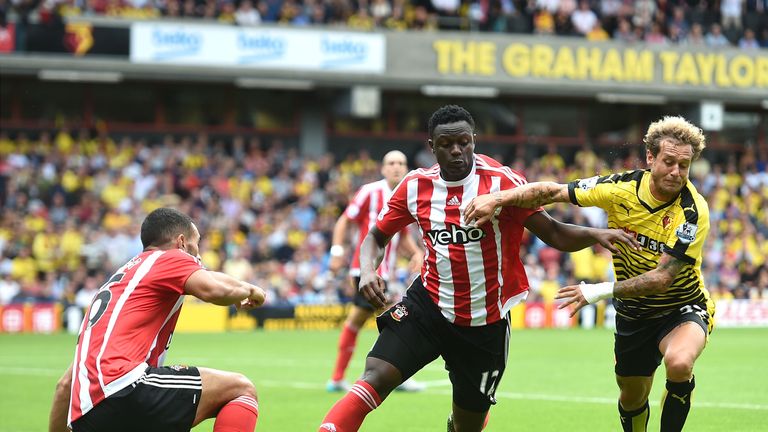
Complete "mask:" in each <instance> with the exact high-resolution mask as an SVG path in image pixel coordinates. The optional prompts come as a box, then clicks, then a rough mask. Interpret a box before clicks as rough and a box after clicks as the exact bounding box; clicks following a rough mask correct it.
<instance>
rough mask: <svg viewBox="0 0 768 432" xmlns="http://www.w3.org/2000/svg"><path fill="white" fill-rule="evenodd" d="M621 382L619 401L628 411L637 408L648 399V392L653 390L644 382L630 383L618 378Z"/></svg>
mask: <svg viewBox="0 0 768 432" xmlns="http://www.w3.org/2000/svg"><path fill="white" fill-rule="evenodd" d="M617 382H618V384H619V389H620V390H621V391H620V393H619V403H621V406H622V407H623V408H624V409H625V410H627V411H633V410H636V409H638V408H640V407H642V406H643V405H645V401H647V400H648V394H649V393H650V391H651V388H650V386H646V385H644V383H636V382H635V383H629V382H625V381H623V380H621V379H619V380H617Z"/></svg>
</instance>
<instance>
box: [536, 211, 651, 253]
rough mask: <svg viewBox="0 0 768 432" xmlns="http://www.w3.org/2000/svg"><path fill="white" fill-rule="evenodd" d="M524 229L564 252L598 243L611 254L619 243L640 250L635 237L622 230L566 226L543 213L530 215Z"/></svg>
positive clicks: (616, 250)
mask: <svg viewBox="0 0 768 432" xmlns="http://www.w3.org/2000/svg"><path fill="white" fill-rule="evenodd" d="M525 227H526V228H528V230H530V231H531V232H532V233H534V234H535V235H536V237H538V238H540V239H541V240H542V241H543V242H544V243H546V244H548V245H549V246H552V247H553V248H555V249H559V250H561V251H564V252H574V251H577V250H581V249H584V248H585V247H589V246H592V245H593V244H595V243H599V244H600V245H602V246H603V247H605V248H606V249H608V250H610V251H611V252H612V253H618V252H619V250H618V249H617V248H616V246H615V245H614V244H615V243H619V242H621V243H624V244H625V245H627V247H629V248H631V249H634V250H640V243H638V242H637V240H636V239H635V237H634V236H633V235H631V234H628V233H626V232H624V231H622V230H618V229H599V228H591V227H584V226H579V225H573V224H567V223H563V222H560V221H557V220H555V219H552V217H551V216H550V215H549V214H548V213H547V212H545V211H541V212H536V213H534V214H532V215H530V216H529V217H528V219H526V220H525Z"/></svg>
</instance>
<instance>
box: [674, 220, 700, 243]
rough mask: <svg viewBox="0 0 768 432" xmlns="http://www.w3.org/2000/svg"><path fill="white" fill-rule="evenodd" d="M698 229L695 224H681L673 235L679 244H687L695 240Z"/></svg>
mask: <svg viewBox="0 0 768 432" xmlns="http://www.w3.org/2000/svg"><path fill="white" fill-rule="evenodd" d="M698 229H699V227H698V226H697V225H696V224H692V223H689V222H683V224H682V225H680V226H679V227H677V231H675V234H676V235H677V238H679V239H680V242H681V243H685V244H688V243H691V242H692V241H694V240H696V231H697V230H698Z"/></svg>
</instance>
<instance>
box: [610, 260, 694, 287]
mask: <svg viewBox="0 0 768 432" xmlns="http://www.w3.org/2000/svg"><path fill="white" fill-rule="evenodd" d="M684 265H685V263H684V262H682V261H680V260H679V259H677V258H675V257H673V256H672V255H669V254H666V253H665V254H661V258H660V259H659V264H658V265H657V266H656V268H655V269H653V270H651V271H649V272H646V273H643V274H641V275H639V276H635V277H633V278H630V279H627V280H623V281H619V282H616V283H615V284H614V286H613V296H614V297H616V298H633V297H642V296H647V295H650V294H661V293H663V292H665V291H667V289H668V288H669V286H670V285H672V281H674V280H675V277H676V276H677V273H678V272H679V271H680V269H682V268H683V266H684Z"/></svg>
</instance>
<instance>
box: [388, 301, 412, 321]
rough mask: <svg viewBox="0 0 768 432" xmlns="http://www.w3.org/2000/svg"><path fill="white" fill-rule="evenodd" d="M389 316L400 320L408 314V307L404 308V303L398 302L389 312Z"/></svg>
mask: <svg viewBox="0 0 768 432" xmlns="http://www.w3.org/2000/svg"><path fill="white" fill-rule="evenodd" d="M389 316H391V317H392V319H393V320H395V321H397V322H400V320H402V319H403V318H405V317H407V316H408V309H406V308H405V305H402V304H399V305H397V306H395V308H394V309H393V310H392V312H390V313H389Z"/></svg>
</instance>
